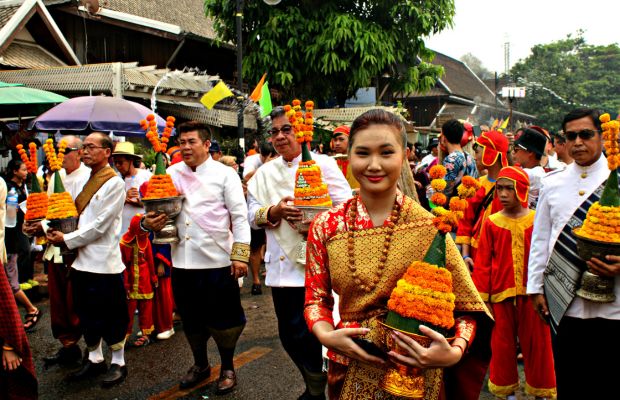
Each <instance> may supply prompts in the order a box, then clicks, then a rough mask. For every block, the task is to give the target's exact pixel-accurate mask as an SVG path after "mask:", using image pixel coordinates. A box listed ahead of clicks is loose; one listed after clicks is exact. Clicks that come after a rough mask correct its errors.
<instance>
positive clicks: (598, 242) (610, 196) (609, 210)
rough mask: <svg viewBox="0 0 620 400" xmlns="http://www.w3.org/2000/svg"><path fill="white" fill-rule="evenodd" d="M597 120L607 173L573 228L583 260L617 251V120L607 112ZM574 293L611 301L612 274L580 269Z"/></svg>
mask: <svg viewBox="0 0 620 400" xmlns="http://www.w3.org/2000/svg"><path fill="white" fill-rule="evenodd" d="M600 121H601V123H602V124H601V127H602V128H603V139H605V150H606V155H607V166H608V167H609V170H610V173H609V178H608V179H607V182H606V183H605V188H604V189H603V194H602V195H601V198H600V200H599V201H597V202H594V203H593V204H592V205H591V206H590V208H589V209H588V212H587V214H586V219H585V221H584V222H583V225H581V226H579V227H576V228H574V229H573V234H574V235H575V238H576V240H577V252H578V253H579V257H580V258H581V259H582V260H584V261H589V260H590V259H591V258H592V257H596V258H598V259H599V260H601V261H605V256H606V255H620V193H619V190H618V165H619V164H620V148H619V145H618V139H619V137H618V133H620V121H617V120H610V116H609V114H603V115H601V116H600ZM576 294H577V296H579V297H581V298H584V299H586V300H590V301H594V302H597V303H610V302H613V301H614V300H615V299H616V296H615V294H614V278H613V277H606V276H599V275H596V274H594V273H592V272H590V271H583V274H582V275H581V285H580V288H579V289H578V290H577V292H576Z"/></svg>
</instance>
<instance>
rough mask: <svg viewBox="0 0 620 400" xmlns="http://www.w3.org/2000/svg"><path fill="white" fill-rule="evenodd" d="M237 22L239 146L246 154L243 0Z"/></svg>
mask: <svg viewBox="0 0 620 400" xmlns="http://www.w3.org/2000/svg"><path fill="white" fill-rule="evenodd" d="M235 19H236V22H237V89H238V90H239V92H238V94H237V103H238V107H239V109H238V110H237V137H238V138H239V147H240V148H241V154H240V155H245V137H244V126H243V125H244V121H243V95H242V93H243V42H242V40H243V36H242V35H243V34H242V31H241V28H242V22H243V0H237V12H236V13H235Z"/></svg>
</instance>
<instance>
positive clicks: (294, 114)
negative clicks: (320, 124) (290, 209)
mask: <svg viewBox="0 0 620 400" xmlns="http://www.w3.org/2000/svg"><path fill="white" fill-rule="evenodd" d="M304 106H305V110H302V108H301V100H299V99H295V100H293V101H292V103H291V105H286V106H284V111H285V112H286V116H287V118H288V120H289V122H290V123H291V126H292V127H293V132H294V133H295V139H296V140H297V142H299V143H301V149H302V150H301V154H302V156H301V162H300V163H299V166H298V167H297V172H296V173H295V191H294V198H295V201H294V204H295V205H296V206H314V207H331V206H332V200H331V197H330V196H329V191H328V189H327V185H326V184H325V183H324V182H323V176H322V173H321V168H320V167H319V166H318V164H317V163H316V161H314V160H313V159H312V156H311V154H310V150H309V148H308V145H309V144H310V142H311V141H312V137H313V131H314V118H313V115H312V112H313V110H314V102H312V101H310V100H308V101H306V103H305V104H304Z"/></svg>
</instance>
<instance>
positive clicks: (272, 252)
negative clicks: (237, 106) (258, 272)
mask: <svg viewBox="0 0 620 400" xmlns="http://www.w3.org/2000/svg"><path fill="white" fill-rule="evenodd" d="M270 116H271V122H272V129H271V130H270V131H269V133H270V134H271V142H272V143H273V147H274V148H275V149H276V151H277V152H278V154H280V156H281V157H279V158H277V159H275V160H273V161H271V162H268V163H266V164H264V165H263V166H262V167H260V168H259V169H258V171H256V174H255V175H254V176H253V177H252V179H250V180H249V182H248V219H249V220H250V225H251V226H252V228H253V229H260V228H264V229H265V233H266V235H267V251H266V252H265V265H266V268H267V276H266V278H265V284H266V285H267V286H271V288H272V289H271V293H272V297H273V304H274V308H275V312H276V317H277V318H278V333H279V336H280V341H281V342H282V346H283V347H284V349H285V350H286V352H287V353H288V355H289V357H291V359H292V360H293V362H294V363H295V365H296V366H297V368H299V371H300V372H301V375H302V377H303V379H304V382H305V384H306V391H305V392H304V393H303V394H302V395H301V397H299V399H302V400H310V399H317V400H318V399H325V394H324V393H325V386H326V383H327V376H326V374H325V373H324V372H322V367H323V357H322V353H321V343H320V342H319V341H318V340H317V339H316V337H315V336H314V335H313V334H312V333H311V332H310V331H309V330H308V325H306V321H305V319H304V302H305V287H304V285H305V260H304V261H303V262H300V260H299V257H298V245H299V244H300V243H301V242H302V241H303V240H305V237H306V234H307V231H306V232H298V231H297V229H296V228H295V225H294V223H295V222H297V221H300V220H301V219H302V213H301V210H299V209H298V208H296V207H295V206H293V200H294V198H293V191H294V187H295V172H296V171H297V166H298V165H299V162H300V161H301V146H302V144H301V143H299V142H297V140H296V139H295V132H294V131H293V127H292V126H291V123H290V122H289V120H288V118H287V117H286V115H285V112H284V108H282V107H276V108H274V109H273V111H272V112H271V114H270ZM304 145H305V144H304ZM312 158H313V159H314V160H315V161H316V162H317V164H318V165H319V167H321V172H322V173H323V178H324V182H325V183H326V184H327V188H328V191H329V195H330V197H331V198H332V202H333V204H334V206H336V205H338V204H340V203H342V202H343V201H345V200H347V199H348V198H350V197H351V187H350V186H349V184H348V183H347V181H346V180H345V177H344V175H343V174H342V172H341V171H340V169H339V168H338V165H337V164H336V161H334V159H333V158H331V157H328V156H326V155H322V154H316V153H312Z"/></svg>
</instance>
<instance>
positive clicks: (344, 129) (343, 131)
mask: <svg viewBox="0 0 620 400" xmlns="http://www.w3.org/2000/svg"><path fill="white" fill-rule="evenodd" d="M350 133H351V128H349V127H348V126H346V125H340V126H339V127H337V128H336V129H334V132H332V138H335V137H336V136H340V135H345V136H346V137H349V134H350ZM329 148H330V149H332V150H334V139H332V140H331V141H330V142H329Z"/></svg>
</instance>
